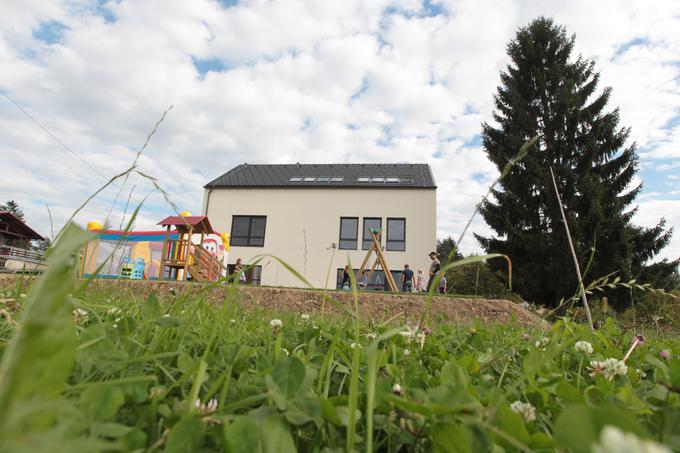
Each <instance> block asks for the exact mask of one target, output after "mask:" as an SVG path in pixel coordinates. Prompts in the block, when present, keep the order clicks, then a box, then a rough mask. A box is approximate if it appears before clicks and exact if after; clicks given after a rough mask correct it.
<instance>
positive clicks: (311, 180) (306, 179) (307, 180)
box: [302, 176, 316, 182]
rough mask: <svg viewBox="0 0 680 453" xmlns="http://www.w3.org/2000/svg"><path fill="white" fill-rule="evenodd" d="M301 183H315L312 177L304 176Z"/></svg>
mask: <svg viewBox="0 0 680 453" xmlns="http://www.w3.org/2000/svg"><path fill="white" fill-rule="evenodd" d="M302 181H304V182H314V181H316V178H315V177H314V176H305V178H304V179H303V180H302Z"/></svg>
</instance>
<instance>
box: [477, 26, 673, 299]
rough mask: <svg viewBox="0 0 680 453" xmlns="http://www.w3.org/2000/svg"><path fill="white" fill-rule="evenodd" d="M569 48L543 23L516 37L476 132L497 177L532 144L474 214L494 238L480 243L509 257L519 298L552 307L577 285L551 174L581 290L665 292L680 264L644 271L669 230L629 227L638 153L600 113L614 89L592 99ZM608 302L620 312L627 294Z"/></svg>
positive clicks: (592, 89) (562, 32) (591, 80)
mask: <svg viewBox="0 0 680 453" xmlns="http://www.w3.org/2000/svg"><path fill="white" fill-rule="evenodd" d="M574 40H575V38H574V36H573V35H572V36H568V35H567V32H566V29H565V28H564V27H561V26H558V25H556V24H555V23H554V22H553V21H552V20H551V19H548V18H543V17H541V18H538V19H536V20H534V21H533V22H531V23H530V24H529V25H528V26H526V27H524V28H521V29H520V30H519V31H518V32H517V35H516V37H515V38H514V39H513V40H512V41H511V42H510V43H509V44H508V47H507V53H508V55H509V57H510V59H511V64H509V65H508V66H507V68H506V70H505V71H502V72H501V85H500V86H499V87H498V90H497V93H496V95H495V96H494V103H495V111H494V113H493V118H494V120H495V122H496V123H497V127H496V126H494V125H490V124H487V123H485V124H483V125H482V128H483V131H482V140H483V146H484V150H485V152H486V154H487V156H488V157H489V159H490V160H491V161H492V162H493V163H494V164H495V165H496V166H497V167H498V169H499V170H502V169H503V167H504V166H505V165H506V164H507V163H508V161H509V160H510V159H512V158H513V157H514V155H515V154H516V153H517V150H518V149H519V148H520V147H521V145H522V144H523V143H524V142H525V141H526V140H528V139H529V138H531V137H533V136H535V135H538V136H539V141H538V143H537V145H536V146H535V147H534V148H533V149H532V150H530V151H529V153H528V155H527V156H526V157H525V158H524V159H523V160H522V161H521V162H520V163H518V164H517V165H515V166H514V167H513V169H512V171H511V172H510V173H509V174H508V175H507V176H506V177H505V178H504V179H503V180H502V182H501V185H500V189H498V190H496V191H495V192H494V193H493V195H494V197H495V200H490V201H488V202H485V203H484V204H483V205H482V206H481V208H480V212H481V213H482V215H483V217H484V219H485V220H486V222H487V223H488V224H489V226H490V227H491V228H492V229H493V230H494V231H495V233H496V235H497V236H496V237H481V236H477V239H478V240H479V242H480V243H481V245H482V246H483V247H484V249H485V250H486V251H487V252H488V253H491V252H500V253H505V254H507V255H509V256H510V257H511V259H512V261H513V267H514V272H513V274H514V275H513V282H514V289H516V291H518V292H519V293H520V294H521V295H522V296H523V297H524V298H526V299H528V300H530V301H534V302H538V303H542V304H545V305H550V306H555V305H556V304H558V303H559V301H560V300H561V299H562V298H567V297H570V296H572V295H573V294H574V293H575V291H576V290H577V285H578V281H577V277H576V275H575V272H574V266H573V261H572V258H571V255H570V251H569V247H568V243H567V236H566V233H565V230H564V225H563V221H562V218H561V216H560V212H559V205H558V203H557V199H556V196H555V190H554V188H553V183H552V180H551V177H550V170H549V169H550V167H552V168H553V170H554V172H555V177H556V180H557V186H558V190H559V191H560V195H561V197H562V202H563V205H564V208H565V212H566V215H567V222H568V223H569V228H570V230H571V234H572V238H573V240H574V247H575V249H576V253H577V256H578V258H579V262H580V265H581V269H582V270H586V268H587V274H586V276H585V277H584V279H585V280H586V283H587V282H588V281H592V280H593V279H595V278H597V277H602V276H604V275H607V274H610V273H612V272H616V275H618V276H620V277H621V280H623V281H626V280H629V279H630V278H634V277H639V276H645V275H646V276H647V277H650V276H653V279H654V280H655V281H653V282H652V283H653V284H658V283H663V282H664V281H665V280H668V279H671V278H673V276H674V275H677V274H676V272H677V271H676V269H677V264H678V263H677V262H671V263H669V262H664V263H659V264H657V265H654V269H653V270H652V271H650V268H648V267H647V266H646V265H645V263H646V262H647V261H648V260H649V259H650V258H652V257H654V256H655V255H656V254H657V253H658V252H659V251H660V250H661V248H663V247H664V246H665V245H666V244H667V243H668V241H669V239H670V236H671V232H672V231H671V230H670V229H669V230H666V229H664V221H663V219H662V220H661V221H660V222H659V224H658V225H657V226H656V227H654V228H649V229H648V228H642V227H639V226H635V225H633V224H631V217H632V216H633V214H634V212H635V210H636V208H635V207H634V205H632V203H633V201H634V200H635V197H636V196H637V195H638V193H639V191H640V189H641V185H640V186H637V187H635V188H632V190H631V189H630V187H629V186H630V184H631V181H632V180H633V176H634V175H635V173H636V172H637V170H638V156H637V153H636V146H635V144H634V143H632V144H627V143H626V142H627V141H628V137H629V134H630V129H629V128H625V127H621V126H619V112H618V109H612V110H607V108H606V107H607V102H608V100H609V96H610V93H611V89H610V88H604V89H603V90H598V84H599V74H598V73H597V72H596V71H595V63H594V62H593V61H591V60H587V59H584V58H582V57H580V56H579V57H577V58H573V57H572V52H573V49H574ZM591 256H592V261H591ZM588 264H590V265H588ZM491 265H492V266H499V264H498V263H492V264H491ZM609 297H610V301H611V302H612V303H613V304H614V305H615V306H618V307H624V306H626V305H627V303H629V299H630V293H629V291H628V290H625V291H621V290H619V291H612V292H610V294H609Z"/></svg>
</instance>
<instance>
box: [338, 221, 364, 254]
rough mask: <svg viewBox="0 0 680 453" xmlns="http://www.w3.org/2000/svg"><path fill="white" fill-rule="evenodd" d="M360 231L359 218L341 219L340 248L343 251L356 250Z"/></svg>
mask: <svg viewBox="0 0 680 453" xmlns="http://www.w3.org/2000/svg"><path fill="white" fill-rule="evenodd" d="M358 230H359V218H358V217H340V244H339V247H338V248H339V249H342V250H356V249H357V232H358Z"/></svg>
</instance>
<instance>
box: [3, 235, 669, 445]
mask: <svg viewBox="0 0 680 453" xmlns="http://www.w3.org/2000/svg"><path fill="white" fill-rule="evenodd" d="M73 234H74V235H75V236H73V238H74V240H75V238H76V237H77V234H76V233H75V232H73ZM68 238H69V236H66V239H68ZM76 242H77V241H76ZM64 254H65V255H68V250H66V251H65V252H64ZM66 261H67V260H66ZM68 272H70V271H69V267H68V266H66V265H64V266H62V267H59V266H57V267H54V268H51V274H48V275H45V276H44V278H43V279H42V280H41V281H38V282H36V283H34V286H33V287H32V288H31V291H30V293H29V295H28V297H25V298H22V297H20V294H18V293H17V292H15V291H12V290H6V292H5V293H4V294H3V295H2V297H3V298H5V299H7V298H9V299H16V300H17V301H18V303H19V305H20V307H22V308H19V310H18V311H15V312H13V314H12V319H16V320H17V321H18V322H19V325H20V326H21V327H20V328H17V327H16V326H14V325H12V323H11V321H9V320H8V318H6V317H3V318H2V319H1V320H0V339H1V341H2V343H1V344H2V349H1V354H2V373H1V374H0V384H1V385H2V387H0V413H1V414H2V416H1V417H2V418H0V443H1V445H0V450H2V451H36V450H41V451H44V450H45V449H48V448H49V449H51V450H53V451H134V450H137V451H163V450H164V451H258V450H260V451H272V452H274V451H277V452H279V451H296V450H297V451H322V450H324V449H326V448H327V449H329V450H331V451H343V450H345V449H351V450H357V451H359V450H364V451H405V450H408V451H432V450H438V451H475V452H476V451H492V450H493V449H496V450H497V451H500V450H498V448H499V447H500V448H503V449H505V451H522V450H526V451H529V450H533V451H553V450H554V449H555V448H556V447H565V448H567V447H568V448H571V449H572V451H588V449H589V447H590V445H591V443H592V442H595V441H597V440H598V439H599V435H600V430H601V428H602V427H603V426H605V425H612V426H615V427H618V428H620V429H621V430H623V431H627V432H632V433H635V435H636V436H637V437H638V438H640V439H651V440H654V441H656V442H660V443H666V444H668V445H670V446H672V447H673V448H676V449H677V448H680V423H678V421H679V420H680V394H679V393H678V392H679V391H680V360H678V359H677V355H676V356H675V357H676V358H675V359H672V360H664V359H661V358H660V356H659V353H660V351H661V350H669V351H675V353H676V354H677V351H678V350H679V347H680V342H679V341H678V339H677V338H665V339H664V338H656V339H651V338H650V339H647V341H646V342H645V343H644V345H642V346H641V347H640V348H639V349H638V350H636V351H635V352H634V353H633V354H632V356H631V358H630V359H629V360H628V362H627V365H628V369H627V373H626V374H625V375H621V376H616V377H614V378H613V379H612V380H608V379H607V378H605V377H604V376H603V375H601V374H598V375H595V376H591V375H590V373H589V371H590V370H589V368H588V364H589V361H590V360H603V359H607V358H610V357H614V358H618V359H620V358H622V357H623V356H624V354H625V353H626V351H627V349H628V346H629V344H630V340H631V334H628V335H623V334H622V332H621V331H619V329H618V327H617V326H616V324H615V323H614V322H613V321H612V320H610V321H609V322H607V323H606V326H605V327H604V328H603V329H602V330H599V331H596V332H594V333H591V332H589V330H588V329H587V328H585V327H584V326H582V325H579V324H576V323H570V322H563V321H560V322H557V323H556V324H555V325H554V326H553V328H552V329H551V330H550V331H549V332H543V331H535V332H528V331H525V330H523V329H521V328H520V327H517V326H489V327H481V326H477V327H475V328H472V329H471V328H469V327H462V326H453V325H445V324H444V325H442V324H438V325H437V326H436V327H434V329H435V330H434V331H433V332H431V333H430V334H428V335H425V336H424V337H420V338H416V337H415V333H414V334H413V335H412V336H411V337H410V338H409V337H408V336H405V335H402V334H401V332H402V331H404V330H408V331H411V330H412V329H415V327H409V326H407V325H384V326H376V325H372V324H371V323H370V322H362V321H361V320H359V319H356V318H355V317H352V316H349V315H348V316H347V319H346V320H345V321H342V320H338V319H337V318H335V319H324V318H320V317H315V316H312V317H311V319H309V320H305V319H303V318H302V317H301V313H272V312H264V311H258V310H254V311H253V310H249V311H247V312H245V311H242V310H241V309H240V308H239V307H238V306H236V305H235V304H233V303H231V299H230V296H227V299H226V300H225V301H224V303H223V304H221V305H219V306H217V305H213V304H207V303H205V301H204V300H203V298H202V296H201V295H198V296H192V298H190V297H188V296H186V295H182V294H179V295H177V296H172V297H170V298H168V299H165V300H158V298H157V297H156V296H155V295H152V296H151V297H149V298H148V299H146V300H140V299H135V298H134V297H130V296H129V295H128V296H121V295H117V294H114V293H111V292H95V291H88V292H84V293H82V295H79V293H78V292H77V291H75V292H72V291H74V289H75V288H74V286H73V285H74V280H73V279H71V278H69V277H68V275H67V274H68ZM49 294H51V295H52V297H46V295H49ZM76 308H78V309H80V310H85V311H86V312H87V314H86V315H85V316H80V315H77V316H76V315H74V313H73V310H74V309H76ZM272 319H281V321H282V327H281V328H280V329H276V328H274V329H273V328H272V327H271V326H270V321H271V320H272ZM411 321H412V323H413V324H411V326H415V325H416V323H417V322H418V320H411ZM374 335H375V338H374ZM579 340H583V341H589V342H591V343H592V346H593V348H594V353H593V354H592V355H589V356H587V357H586V356H584V355H583V354H582V353H578V352H576V351H575V349H574V343H575V342H576V341H579ZM421 341H422V347H421ZM353 343H354V344H355V347H354V348H352V346H351V345H352V344H353ZM357 345H360V346H357ZM395 384H398V385H399V386H400V387H401V390H400V391H399V389H398V388H394V386H395ZM213 399H214V400H215V402H216V407H215V408H214V410H212V409H213V407H212V406H211V405H210V401H211V400H213ZM197 400H198V402H199V405H198V406H197V405H196V401H197ZM515 401H520V402H523V403H529V404H531V405H532V407H534V410H535V420H531V421H527V420H525V419H524V418H522V416H521V415H519V414H518V413H516V412H514V411H513V410H512V409H511V404H512V403H513V402H515ZM213 404H214V403H213ZM584 449H585V450H584Z"/></svg>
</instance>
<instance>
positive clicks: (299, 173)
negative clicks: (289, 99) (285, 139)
mask: <svg viewBox="0 0 680 453" xmlns="http://www.w3.org/2000/svg"><path fill="white" fill-rule="evenodd" d="M205 187H206V188H208V189H211V188H215V187H411V188H413V187H418V188H427V189H435V188H436V187H437V186H436V185H435V183H434V177H433V176H432V170H430V166H429V165H428V164H286V165H282V164H269V165H250V164H241V165H239V166H238V167H235V168H233V169H231V170H229V171H228V172H227V173H225V174H223V175H222V176H220V177H219V178H217V179H215V180H214V181H211V182H209V183H208V184H206V185H205Z"/></svg>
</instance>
